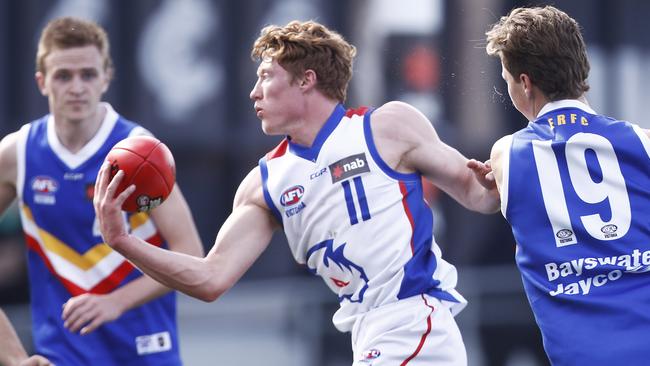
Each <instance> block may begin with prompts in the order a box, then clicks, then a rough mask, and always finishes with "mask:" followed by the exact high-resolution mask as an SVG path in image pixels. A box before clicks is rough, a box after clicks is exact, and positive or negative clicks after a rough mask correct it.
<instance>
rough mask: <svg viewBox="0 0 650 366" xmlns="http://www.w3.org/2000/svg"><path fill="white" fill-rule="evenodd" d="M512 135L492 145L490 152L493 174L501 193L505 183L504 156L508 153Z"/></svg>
mask: <svg viewBox="0 0 650 366" xmlns="http://www.w3.org/2000/svg"><path fill="white" fill-rule="evenodd" d="M511 141H512V135H507V136H503V137H502V138H500V139H499V140H497V142H495V143H494V145H492V151H491V152H490V162H491V167H492V174H493V175H494V180H495V182H496V185H497V189H499V191H501V183H502V182H503V156H504V154H507V153H508V150H507V149H508V148H509V147H510V142H511Z"/></svg>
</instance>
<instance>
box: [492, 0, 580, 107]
mask: <svg viewBox="0 0 650 366" xmlns="http://www.w3.org/2000/svg"><path fill="white" fill-rule="evenodd" d="M485 34H486V36H487V47H486V51H487V53H488V54H489V55H491V56H499V57H500V58H501V61H502V62H503V65H504V66H505V68H506V69H507V70H508V71H509V72H510V74H512V76H514V78H515V80H518V77H519V75H521V74H527V75H528V76H529V77H530V79H531V81H532V82H533V83H534V84H535V85H537V86H538V87H539V88H540V89H541V90H542V92H543V93H544V94H545V95H546V97H547V98H549V100H551V101H554V100H560V99H566V98H574V99H575V98H578V97H580V96H581V95H582V94H584V93H585V92H586V91H587V90H589V85H588V84H587V77H588V76H589V60H588V58H587V50H586V46H585V42H584V40H583V39H582V34H581V33H580V26H579V25H578V23H577V22H576V21H575V20H574V19H573V18H571V17H570V16H568V15H567V14H566V13H565V12H563V11H561V10H559V9H557V8H554V7H552V6H546V7H543V8H542V7H535V8H516V9H514V10H512V11H511V12H510V13H509V14H508V15H506V16H503V17H501V19H500V20H499V21H498V22H497V23H496V24H494V25H493V26H492V29H490V30H489V31H488V32H487V33H485Z"/></svg>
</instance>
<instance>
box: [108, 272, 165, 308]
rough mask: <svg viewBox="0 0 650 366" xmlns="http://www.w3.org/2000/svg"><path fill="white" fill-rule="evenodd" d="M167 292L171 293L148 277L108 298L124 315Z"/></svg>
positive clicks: (128, 285)
mask: <svg viewBox="0 0 650 366" xmlns="http://www.w3.org/2000/svg"><path fill="white" fill-rule="evenodd" d="M169 291H171V289H170V288H169V287H167V286H165V285H163V284H161V283H159V282H157V281H155V280H154V279H152V278H151V277H149V276H142V277H140V278H138V279H137V280H134V281H131V282H129V283H128V284H127V285H125V286H122V287H120V288H118V289H117V290H115V291H113V292H111V293H110V294H109V295H108V296H110V297H111V298H112V299H113V301H114V302H115V303H116V304H118V306H120V310H121V313H124V312H126V311H128V310H131V309H133V308H136V307H138V306H140V305H142V304H146V303H147V302H149V301H151V300H153V299H156V298H158V297H160V296H162V295H164V294H166V293H168V292H169Z"/></svg>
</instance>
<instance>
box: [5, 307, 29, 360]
mask: <svg viewBox="0 0 650 366" xmlns="http://www.w3.org/2000/svg"><path fill="white" fill-rule="evenodd" d="M26 358H27V352H25V348H23V345H22V343H20V339H18V335H17V334H16V332H15V331H14V328H13V327H12V325H11V322H9V319H8V318H7V317H6V315H5V314H4V312H3V311H0V365H11V366H13V365H17V364H18V363H19V362H20V361H22V360H24V359H26Z"/></svg>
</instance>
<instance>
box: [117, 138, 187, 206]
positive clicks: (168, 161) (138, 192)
mask: <svg viewBox="0 0 650 366" xmlns="http://www.w3.org/2000/svg"><path fill="white" fill-rule="evenodd" d="M106 160H108V162H109V163H110V164H111V174H110V175H111V179H113V177H114V176H115V174H117V172H118V171H119V170H122V171H124V178H123V179H122V182H121V183H120V185H119V187H118V188H117V192H116V194H119V193H121V192H122V191H123V190H125V189H126V188H128V187H129V186H130V185H131V184H135V191H134V192H133V193H132V194H131V195H130V196H129V197H128V198H127V199H126V201H124V204H123V205H122V210H124V211H127V212H149V211H151V210H153V209H154V208H156V207H158V206H159V205H160V204H161V203H163V201H164V200H165V199H166V198H167V197H168V196H169V193H170V192H171V191H172V189H173V188H174V182H175V181H176V165H175V164H174V156H173V155H172V153H171V151H169V148H167V146H165V144H163V143H162V142H160V141H159V140H158V139H156V138H155V137H151V136H133V137H128V138H126V139H124V140H122V141H120V142H118V143H117V144H115V146H113V148H112V149H111V151H109V153H108V155H107V157H106Z"/></svg>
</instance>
